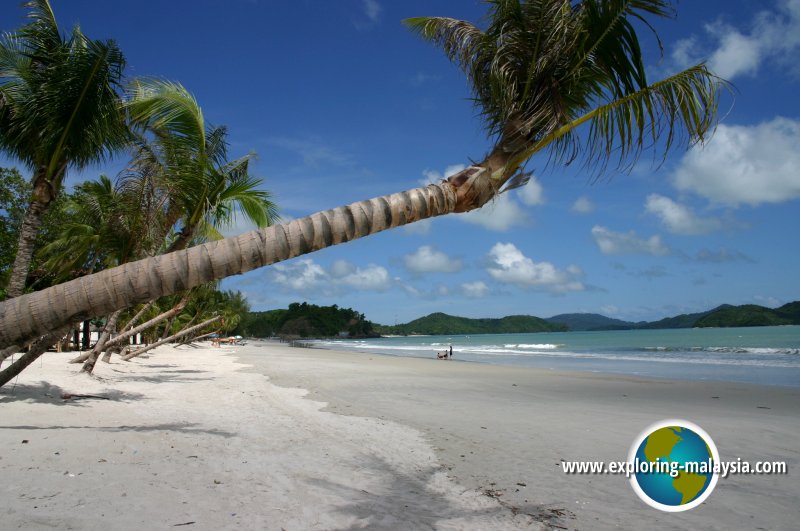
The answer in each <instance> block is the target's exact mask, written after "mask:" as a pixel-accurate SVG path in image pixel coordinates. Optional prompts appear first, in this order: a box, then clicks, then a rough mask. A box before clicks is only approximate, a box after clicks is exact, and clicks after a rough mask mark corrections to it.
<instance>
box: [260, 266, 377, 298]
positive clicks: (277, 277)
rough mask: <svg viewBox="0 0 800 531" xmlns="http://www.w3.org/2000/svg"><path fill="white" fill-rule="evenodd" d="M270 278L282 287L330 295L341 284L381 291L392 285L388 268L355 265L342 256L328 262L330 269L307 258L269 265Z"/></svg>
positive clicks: (357, 288) (341, 286) (336, 290)
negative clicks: (327, 269)
mask: <svg viewBox="0 0 800 531" xmlns="http://www.w3.org/2000/svg"><path fill="white" fill-rule="evenodd" d="M270 275H271V280H272V282H273V283H274V284H276V285H277V286H279V287H280V288H282V289H283V290H284V291H299V292H315V293H323V294H325V295H333V294H336V293H337V292H338V291H340V290H341V289H342V288H348V289H356V290H360V291H385V290H387V289H389V288H390V287H392V285H393V282H392V279H391V278H390V277H389V272H388V271H387V270H386V269H385V268H384V267H381V266H378V265H375V264H369V265H367V266H366V267H364V268H361V267H357V266H355V265H354V264H351V263H350V262H348V261H346V260H337V261H336V262H334V263H333V264H331V267H330V271H326V270H325V268H323V267H322V266H321V265H319V264H317V263H316V262H314V261H313V260H312V259H310V258H302V259H299V260H296V261H294V262H289V263H283V264H275V265H273V266H272V267H271V269H270Z"/></svg>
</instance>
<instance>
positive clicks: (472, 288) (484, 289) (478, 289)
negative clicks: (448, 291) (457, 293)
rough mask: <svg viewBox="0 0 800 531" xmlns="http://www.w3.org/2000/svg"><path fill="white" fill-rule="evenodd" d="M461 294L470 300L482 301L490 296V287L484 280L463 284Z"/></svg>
mask: <svg viewBox="0 0 800 531" xmlns="http://www.w3.org/2000/svg"><path fill="white" fill-rule="evenodd" d="M461 292H462V293H463V294H464V296H465V297H468V298H470V299H480V298H483V297H485V296H486V295H488V294H489V286H487V285H486V283H485V282H483V281H482V280H477V281H475V282H465V283H463V284H461Z"/></svg>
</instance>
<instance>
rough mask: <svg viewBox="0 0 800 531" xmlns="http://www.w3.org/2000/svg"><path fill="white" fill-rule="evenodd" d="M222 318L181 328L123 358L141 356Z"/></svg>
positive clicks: (218, 317) (213, 318)
mask: <svg viewBox="0 0 800 531" xmlns="http://www.w3.org/2000/svg"><path fill="white" fill-rule="evenodd" d="M220 319H222V316H221V315H217V316H216V317H212V318H211V319H209V320H207V321H203V322H202V323H200V324H198V325H194V326H193V327H191V328H185V329H184V330H181V331H180V332H178V333H177V334H174V335H171V336H170V337H168V338H166V339H162V340H161V341H159V342H157V343H153V344H152V345H147V346H146V347H143V348H140V349H139V350H136V351H134V352H131V353H130V354H127V355H125V356H122V359H123V360H125V361H130V360H131V359H133V358H135V357H136V356H141V355H142V354H144V353H145V352H147V351H148V350H152V349H154V348H156V347H160V346H161V345H164V344H166V343H169V342H170V341H172V340H173V339H177V338H179V337H182V336H185V335H186V334H191V333H192V332H194V331H195V330H200V329H201V328H203V327H205V326H208V325H210V324H211V323H215V322H217V321H219V320H220Z"/></svg>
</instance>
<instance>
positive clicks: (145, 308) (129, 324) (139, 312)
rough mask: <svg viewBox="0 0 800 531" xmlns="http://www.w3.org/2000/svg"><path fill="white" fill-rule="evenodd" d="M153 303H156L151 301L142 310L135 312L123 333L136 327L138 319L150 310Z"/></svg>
mask: <svg viewBox="0 0 800 531" xmlns="http://www.w3.org/2000/svg"><path fill="white" fill-rule="evenodd" d="M155 303H156V300H155V299H153V300H151V301H150V302H148V303H147V304H145V305H144V306H142V309H141V310H139V311H138V312H136V315H134V316H133V317H131V320H130V321H128V324H126V325H125V330H124V331H125V332H127V331H128V330H132V329H133V327H134V326H136V323H138V322H139V319H141V318H142V316H143V315H144V314H145V312H147V310H149V309H150V308H152V307H153V305H154V304H155Z"/></svg>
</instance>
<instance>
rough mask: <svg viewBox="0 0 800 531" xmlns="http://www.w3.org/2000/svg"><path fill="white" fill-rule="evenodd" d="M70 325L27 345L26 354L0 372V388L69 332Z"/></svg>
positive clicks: (63, 326)
mask: <svg viewBox="0 0 800 531" xmlns="http://www.w3.org/2000/svg"><path fill="white" fill-rule="evenodd" d="M70 328H72V326H71V325H62V326H61V327H60V328H58V329H56V330H55V331H54V332H51V333H49V334H45V335H44V336H42V337H40V338H38V339H36V340H35V341H33V342H32V343H31V344H30V345H28V352H26V353H25V354H23V355H22V357H21V358H20V359H18V360H17V361H15V362H14V363H12V364H11V365H9V366H8V367H6V368H5V369H3V370H2V371H0V387H2V386H4V385H5V384H7V383H8V382H10V381H11V380H12V379H13V378H14V377H15V376H16V375H18V374H19V373H21V372H22V371H23V370H25V368H26V367H27V366H28V365H30V364H31V363H33V362H34V361H36V359H37V358H38V357H39V356H41V355H42V354H44V353H45V352H46V351H47V349H49V348H50V347H51V346H52V345H53V343H55V342H56V341H58V340H59V339H60V338H61V337H63V336H64V334H66V333H67V332H69V330H70Z"/></svg>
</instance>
